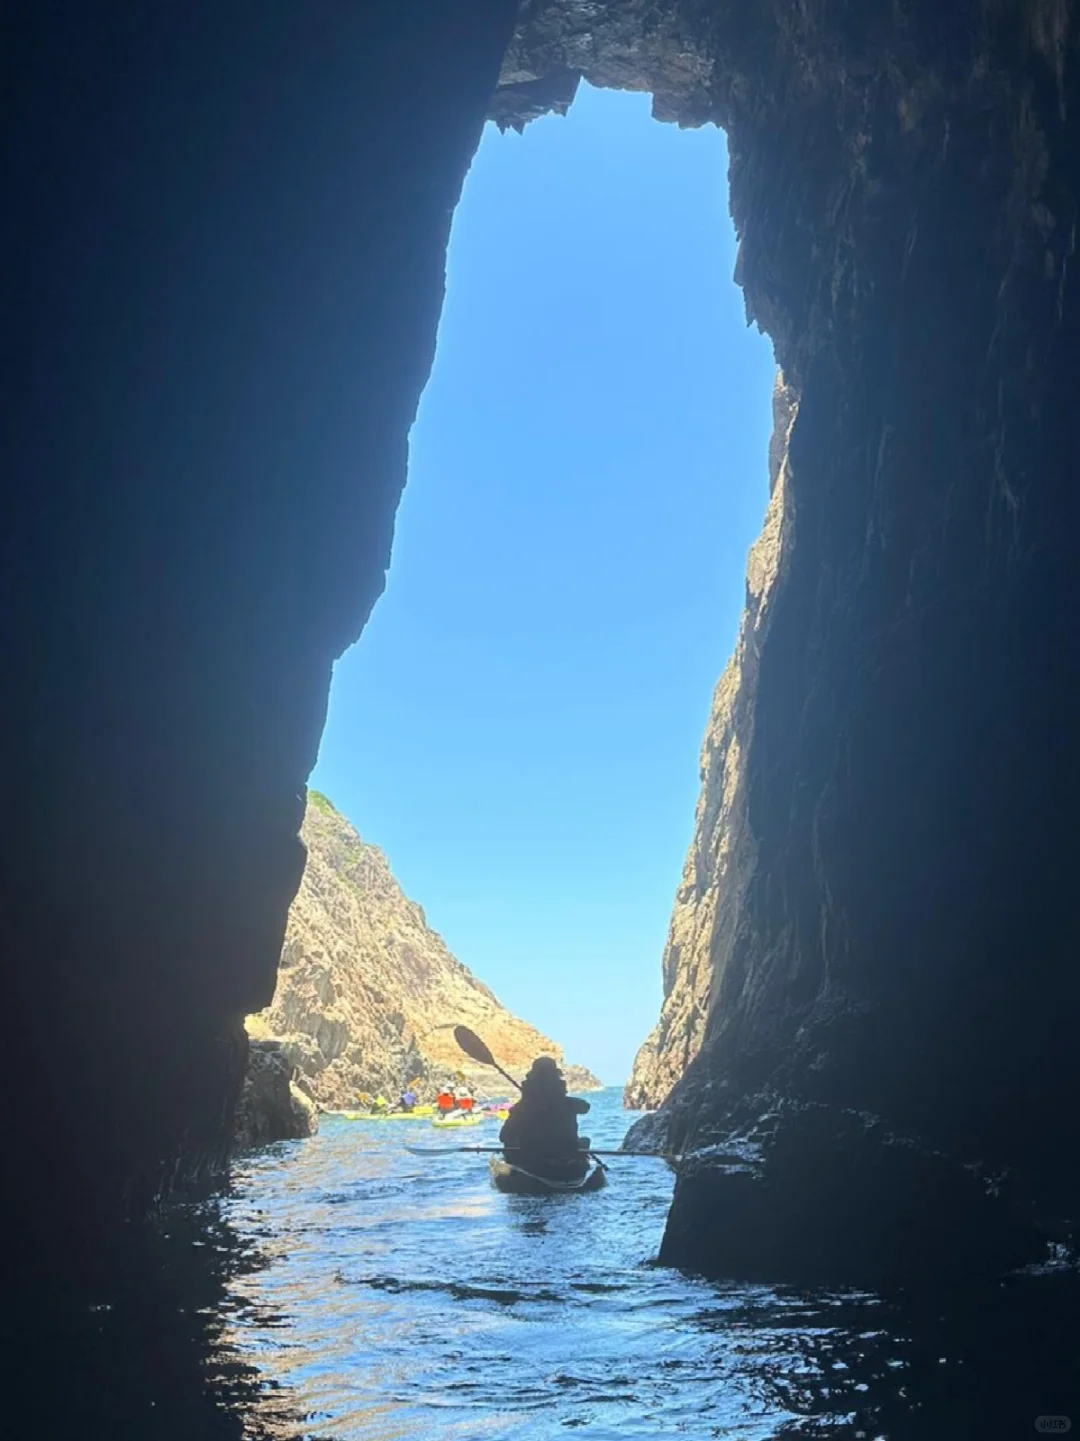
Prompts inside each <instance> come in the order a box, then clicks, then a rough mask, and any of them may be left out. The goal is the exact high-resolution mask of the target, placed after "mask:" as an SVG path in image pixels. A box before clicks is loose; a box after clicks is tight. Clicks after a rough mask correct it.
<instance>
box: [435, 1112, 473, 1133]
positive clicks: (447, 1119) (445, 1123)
mask: <svg viewBox="0 0 1080 1441" xmlns="http://www.w3.org/2000/svg"><path fill="white" fill-rule="evenodd" d="M483 1119H484V1118H483V1116H477V1115H474V1114H473V1112H472V1111H463V1112H462V1113H461V1114H460V1115H458V1116H455V1115H449V1116H432V1118H431V1124H432V1125H433V1126H440V1127H442V1128H443V1129H444V1130H454V1129H455V1128H456V1127H457V1126H479V1125H480V1124H481V1123H482V1121H483Z"/></svg>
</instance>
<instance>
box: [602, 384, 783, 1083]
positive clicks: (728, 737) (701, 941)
mask: <svg viewBox="0 0 1080 1441" xmlns="http://www.w3.org/2000/svg"><path fill="white" fill-rule="evenodd" d="M797 408H798V406H797V400H796V397H795V393H794V391H793V389H792V387H791V386H789V385H787V384H785V382H784V379H783V377H782V376H780V375H778V376H777V379H776V387H775V390H774V393H773V443H772V446H771V448H770V454H769V505H768V509H767V511H766V514H765V524H764V526H763V527H762V532H761V535H760V536H759V537H758V538H757V540H756V541H755V542H754V545H753V546H752V547H751V550H750V556H749V559H748V561H747V566H746V606H745V609H744V611H743V617H742V622H741V624H740V626H739V637H738V640H737V642H736V645H735V652H734V654H733V655H732V657H731V660H730V661H729V662H728V664H727V666H726V668H725V670H724V673H723V675H722V676H721V677H720V680H719V682H718V684H717V687H716V691H715V692H714V694H713V700H712V708H711V710H710V713H709V723H708V728H707V729H706V732H705V742H704V745H703V746H702V752H701V798H700V800H699V801H698V807H697V815H696V817H695V822H694V836H693V840H692V841H691V843H690V850H689V852H688V853H687V857H686V864H685V865H684V867H683V874H682V882H681V884H680V886H679V889H678V892H677V894H676V897H675V907H674V910H673V912H672V917H671V925H670V927H669V930H668V938H667V944H666V946H665V947H664V960H663V968H664V1004H663V1009H662V1010H661V1013H660V1019H659V1021H658V1022H657V1024H656V1026H655V1027H654V1029H653V1031H652V1033H651V1035H650V1036H649V1037H648V1039H647V1040H646V1041H645V1043H644V1045H643V1046H642V1047H641V1050H640V1051H639V1052H638V1054H637V1056H636V1058H635V1060H634V1067H633V1072H632V1074H631V1076H630V1080H629V1082H628V1083H627V1086H626V1092H625V1100H626V1104H627V1106H630V1107H632V1108H633V1109H635V1110H638V1109H653V1108H655V1107H657V1106H659V1105H660V1104H661V1102H662V1101H663V1100H664V1099H665V1098H666V1097H667V1095H668V1093H669V1092H670V1091H671V1088H672V1087H673V1086H674V1084H675V1082H676V1081H678V1080H680V1079H681V1078H682V1076H683V1074H684V1073H685V1071H686V1069H687V1067H688V1066H689V1064H690V1062H691V1061H692V1060H693V1059H694V1057H695V1056H696V1055H697V1053H698V1051H699V1049H700V1048H701V1042H702V1039H703V1038H704V1034H705V1025H706V1022H707V1020H708V1016H709V1012H710V1009H711V1006H712V999H713V996H714V994H715V992H716V989H717V987H718V986H719V984H720V981H721V979H722V976H723V966H724V961H725V959H726V957H727V956H728V955H729V954H730V950H731V944H732V939H733V936H734V932H735V928H736V926H737V924H738V920H739V916H740V914H741V911H742V906H743V903H744V901H745V897H746V888H747V885H748V884H749V881H750V878H751V876H752V875H753V873H754V862H755V858H756V857H755V843H754V835H753V829H752V827H751V825H750V818H749V815H748V812H747V766H746V756H747V755H748V753H749V751H750V747H751V743H752V738H753V731H754V713H755V703H756V699H757V674H758V664H759V660H760V657H761V651H762V646H763V644H764V642H765V637H766V635H767V633H768V626H769V620H770V616H771V609H770V600H771V598H772V594H773V590H774V587H775V585H776V583H777V581H778V579H779V577H780V575H781V574H782V572H783V570H784V568H785V565H786V560H787V555H788V552H789V550H790V541H791V529H792V527H791V525H790V523H789V517H788V515H787V511H786V510H785V501H786V497H787V493H788V488H789V476H788V464H787V447H788V440H789V437H790V435H791V428H792V425H793V424H794V420H795V415H796V412H797Z"/></svg>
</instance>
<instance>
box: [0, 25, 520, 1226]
mask: <svg viewBox="0 0 1080 1441" xmlns="http://www.w3.org/2000/svg"><path fill="white" fill-rule="evenodd" d="M8 20H9V27H8V28H7V29H6V34H5V45H4V62H3V63H4V67H5V75H4V85H5V94H6V95H7V96H8V98H9V103H10V111H9V119H8V123H7V124H6V126H5V133H4V137H3V142H2V144H3V181H4V183H3V195H4V202H5V203H4V212H5V219H4V234H5V266H4V286H5V297H4V310H3V314H4V333H5V347H4V350H5V357H6V366H7V369H6V373H5V387H4V391H5V399H6V403H7V416H6V421H5V430H4V439H5V445H4V463H5V495H6V498H7V500H8V502H9V508H8V509H7V511H6V513H5V523H4V528H3V536H2V540H0V546H2V553H0V562H2V565H0V572H2V576H3V582H2V583H3V595H2V604H0V634H2V655H3V686H2V692H3V699H2V702H0V727H2V730H0V735H2V743H3V748H4V758H5V763H4V792H3V815H4V821H5V824H4V834H3V854H2V864H0V914H2V915H3V920H4V925H3V950H4V970H3V977H4V980H3V984H4V991H5V996H6V1006H7V1015H8V1020H9V1025H8V1045H7V1048H6V1060H7V1065H8V1070H9V1073H10V1074H11V1075H12V1076H14V1077H17V1078H18V1084H19V1086H20V1089H21V1090H22V1092H23V1094H25V1095H26V1096H27V1097H28V1098H29V1101H30V1104H29V1105H26V1106H20V1107H19V1108H17V1114H15V1115H14V1116H13V1117H12V1118H10V1119H11V1121H12V1126H11V1127H9V1130H8V1133H7V1145H8V1150H9V1154H11V1155H17V1156H19V1158H20V1160H19V1172H20V1176H21V1178H22V1179H21V1181H20V1184H19V1186H18V1187H15V1188H10V1189H9V1191H8V1193H7V1194H6V1196H5V1201H6V1203H7V1204H8V1205H9V1206H15V1207H16V1208H17V1209H18V1210H19V1212H20V1216H19V1220H20V1223H27V1222H29V1221H31V1220H33V1221H34V1222H35V1223H36V1224H40V1225H41V1227H42V1228H43V1229H44V1230H46V1231H47V1232H48V1234H49V1236H50V1244H52V1245H58V1244H60V1242H61V1239H62V1238H63V1237H70V1238H72V1239H74V1240H76V1241H77V1239H78V1234H79V1231H80V1228H82V1229H83V1230H85V1233H86V1236H87V1245H88V1248H91V1249H92V1238H93V1235H94V1233H95V1229H96V1227H97V1226H98V1224H99V1223H104V1222H105V1221H107V1220H108V1219H109V1218H111V1217H114V1216H115V1215H116V1214H117V1212H118V1210H120V1209H121V1208H130V1207H132V1206H134V1207H136V1208H137V1207H138V1206H139V1205H141V1204H143V1203H144V1202H145V1201H146V1199H148V1198H149V1197H151V1196H152V1195H154V1194H156V1193H157V1192H158V1190H159V1189H160V1188H161V1186H162V1185H163V1184H167V1183H168V1181H169V1179H170V1178H171V1177H172V1175H173V1173H174V1168H175V1167H176V1166H177V1164H179V1163H180V1162H181V1161H182V1163H183V1165H184V1166H185V1167H186V1168H187V1169H188V1170H189V1171H190V1170H192V1169H198V1168H199V1167H200V1166H207V1165H213V1164H215V1163H216V1161H217V1160H218V1159H220V1155H221V1151H222V1147H223V1145H224V1142H225V1139H226V1137H227V1135H228V1131H229V1111H230V1109H231V1105H232V1102H233V1098H234V1096H235V1092H236V1088H237V1086H238V1083H239V1079H240V1076H241V1074H242V1071H243V1065H244V1058H245V1053H246V1042H245V1040H244V1037H243V1031H242V1026H241V1017H242V1015H243V1014H244V1013H245V1012H247V1011H252V1010H256V1009H258V1008H259V1007H260V1006H263V1005H265V1004H267V1003H268V1002H269V1000H270V997H271V996H272V994H273V990H274V978H275V968H276V963H277V958H278V954H279V951H280V948H281V939H282V934H283V931H284V926H285V918H286V913H287V910H288V907H289V902H290V901H291V899H292V897H293V894H294V892H295V890H296V886H297V884H298V881H299V878H300V874H301V868H302V866H303V850H302V847H301V846H300V843H299V841H298V839H297V831H298V829H299V825H300V821H301V818H302V815H303V809H304V787H305V782H306V778H307V775H308V773H309V771H310V769H311V767H312V765H313V763H314V760H315V756H316V750H317V747H318V741H319V735H320V731H321V729H322V725H323V720H324V715H325V707H326V698H327V689H328V685H329V681H330V671H331V666H332V664H333V661H334V659H335V657H336V656H338V655H340V653H341V652H342V650H343V649H344V648H345V647H346V646H347V645H348V644H349V643H350V642H351V641H352V640H354V639H355V638H356V636H357V635H358V634H359V632H360V629H361V627H362V626H363V624H364V621H365V619H366V618H367V616H368V614H369V612H370V610H371V607H372V604H373V602H374V601H375V599H376V597H377V596H378V594H379V592H380V590H381V588H382V585H383V578H384V571H385V568H386V565H387V562H388V559H389V553H390V540H391V533H392V525H393V514H394V509H395V506H396V503H397V499H398V494H399V492H400V490H401V486H402V484H403V482H404V478H405V462H406V441H407V434H408V429H409V426H410V423H411V421H412V417H413V414H414V411H415V408H416V404H417V399H418V396H419V394H420V390H421V387H422V386H423V384H424V381H425V379H426V376H427V372H428V369H429V365H430V361H431V357H432V353H433V347H434V340H435V329H436V324H437V320H438V314H439V308H440V304H441V300H442V291H443V260H444V252H445V246H446V240H447V235H448V230H449V225H450V219H451V214H452V211H453V207H454V205H455V203H456V200H457V197H458V194H459V191H460V186H461V182H462V180H463V177H464V175H465V172H466V169H467V167H468V164H469V161H470V158H471V155H472V152H473V150H474V148H475V145H476V143H477V141H478V139H479V135H480V131H481V127H482V124H483V121H484V116H485V112H486V110H487V106H488V103H489V100H490V96H491V92H492V89H493V86H494V83H495V79H496V76H497V72H498V66H499V61H500V57H501V55H502V52H503V50H504V48H505V44H506V40H507V37H508V34H509V30H510V25H511V21H512V5H511V4H510V3H509V0H463V3H459V4H455V5H453V6H439V5H431V4H427V3H422V0H397V3H395V4H393V5H364V4H344V5H342V4H338V3H336V0H314V3H305V4H296V3H295V0H257V3H256V0H233V3H229V4H227V5H224V6H222V5H220V4H211V3H206V0H187V3H183V4H179V3H176V4H173V3H164V4H154V5H147V6H142V5H131V4H129V3H126V0H124V3H119V0H117V3H113V0H103V3H99V4H94V5H85V4H78V3H75V0H71V3H65V0H33V3H25V4H17V5H16V6H15V7H14V8H13V9H12V11H11V13H10V14H9V16H8ZM60 1218H64V1221H63V1222H61V1220H60Z"/></svg>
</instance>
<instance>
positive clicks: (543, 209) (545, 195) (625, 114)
mask: <svg viewBox="0 0 1080 1441" xmlns="http://www.w3.org/2000/svg"><path fill="white" fill-rule="evenodd" d="M726 172H727V158H726V153H725V148H724V139H723V136H722V135H721V134H720V133H719V132H718V131H716V130H713V129H709V130H702V131H679V130H677V129H676V128H675V127H673V126H670V125H660V124H658V123H657V122H655V121H653V120H652V119H651V118H650V116H649V100H648V97H646V96H642V95H629V94H620V93H615V92H607V91H605V92H601V91H593V90H589V89H587V88H585V87H583V88H582V91H581V93H580V94H579V97H578V99H577V101H576V102H575V104H574V107H573V109H572V110H571V112H570V114H569V116H567V117H566V118H564V119H560V118H557V117H547V118H544V119H542V120H539V121H537V122H535V123H534V124H533V125H531V126H529V127H528V128H527V130H526V131H525V134H524V135H520V136H519V135H515V134H512V133H511V134H507V135H500V134H499V133H498V131H497V130H496V129H495V128H494V127H493V126H489V127H488V129H487V131H486V132H485V135H484V139H483V142H482V144H481V147H480V151H479V153H478V155H477V157H476V160H475V163H474V165H473V167H472V170H471V172H470V174H469V177H468V180H467V182H466V186H465V191H464V195H463V198H462V201H461V205H460V206H459V209H458V212H457V215H456V218H455V222H454V230H453V236H452V239H451V245H450V253H449V258H448V263H447V297H446V305H445V309H444V312H443V318H442V323H441V326H440V330H439V343H438V352H437V356H436V361H435V367H434V370H433V372H432V376H431V380H430V382H429V384H428V387H427V389H426V391H425V394H424V397H423V400H422V403H421V407H420V414H419V417H418V419H417V422H416V425H415V426H414V428H413V432H412V438H411V456H410V471H409V483H408V486H407V489H406V492H405V496H404V499H403V501H402V505H401V509H400V511H399V513H398V523H397V534H396V539H395V544H394V557H393V564H392V566H391V570H390V576H389V581H388V585H387V590H386V594H385V595H384V597H383V598H382V600H381V601H380V602H379V605H378V606H377V608H376V610H375V614H374V616H373V618H372V620H371V622H370V624H369V626H368V628H367V630H366V631H365V633H364V635H363V636H362V638H361V640H360V642H359V644H358V645H356V646H354V647H353V649H352V650H351V651H350V652H349V653H348V654H347V655H346V656H345V657H344V658H343V659H342V660H341V661H340V662H339V664H338V667H337V671H336V674H335V679H334V685H333V690H332V692H331V700H330V713H329V721H328V724H327V729H326V734H325V736H324V739H323V743H322V749H321V752H320V756H319V763H318V766H317V768H316V771H315V774H314V775H313V777H312V785H314V786H315V787H317V788H318V789H319V790H322V791H325V792H326V794H327V795H328V796H329V797H330V798H331V800H333V802H334V803H335V805H336V806H337V807H338V808H339V809H340V810H341V811H343V812H344V813H345V814H346V815H347V816H348V817H349V818H350V819H351V820H352V821H353V822H354V824H355V825H356V826H357V829H358V830H359V831H360V832H361V834H362V835H363V836H364V837H365V839H367V840H370V841H373V842H375V843H376V844H377V845H379V846H381V847H382V848H383V849H384V850H385V851H386V853H387V855H388V857H389V859H390V863H391V865H392V867H393V869H394V872H395V874H396V875H397V877H398V879H399V881H400V882H401V884H402V885H403V886H404V888H405V890H406V891H407V892H408V894H409V895H410V896H411V897H412V898H413V899H414V900H416V901H419V902H420V904H421V905H422V906H423V907H424V908H425V910H426V912H427V916H428V921H429V923H430V924H431V925H432V926H434V927H435V929H436V930H438V931H440V932H441V933H442V935H443V936H444V937H445V939H446V941H447V943H448V944H449V946H450V947H451V949H452V950H453V951H454V952H455V953H456V954H457V956H458V957H459V958H460V959H461V960H462V961H464V963H465V964H466V965H467V966H469V967H470V968H471V969H472V970H473V971H475V972H476V974H477V975H478V976H480V977H481V979H483V980H484V981H486V982H487V983H488V984H489V985H490V986H492V988H493V989H494V990H495V992H496V994H497V995H498V996H499V997H500V999H501V1000H502V1001H503V1002H504V1003H505V1004H506V1005H508V1006H510V1007H511V1009H513V1010H515V1011H517V1012H518V1013H519V1014H521V1015H523V1016H525V1017H526V1018H527V1019H528V1020H530V1021H532V1022H533V1023H534V1024H535V1025H537V1026H539V1027H540V1028H541V1029H542V1030H544V1031H546V1032H547V1033H548V1034H549V1035H551V1036H553V1037H554V1038H555V1039H556V1040H558V1041H559V1042H561V1043H562V1044H563V1045H564V1046H565V1047H566V1051H567V1055H568V1057H569V1058H570V1059H573V1060H578V1061H581V1062H583V1063H584V1064H586V1065H588V1066H590V1067H592V1069H593V1070H595V1071H596V1072H597V1073H598V1074H599V1075H600V1077H601V1078H602V1079H603V1080H604V1081H607V1082H609V1083H613V1082H619V1081H622V1080H624V1079H625V1077H626V1076H627V1075H628V1074H629V1069H630V1065H631V1062H632V1059H633V1055H634V1052H635V1050H636V1049H637V1046H638V1045H639V1044H640V1042H641V1041H642V1040H643V1039H644V1037H645V1035H646V1034H647V1032H648V1031H649V1029H650V1028H651V1026H652V1025H653V1023H654V1022H655V1020H656V1016H657V1014H658V1010H659V1005H660V1000H661V983H660V961H661V953H662V950H663V945H664V939H665V935H666V931H667V924H668V917H669V914H670V910H671V903H672V899H673V896H674V892H675V887H676V885H677V883H678V879H679V875H680V872H681V869H682V863H683V857H684V853H685V850H686V847H687V844H688V842H689V839H690V835H691V831H692V827H693V817H694V805H695V802H696V799H697V792H698V753H699V749H700V745H701V738H702V735H703V732H704V727H705V721H706V717H707V715H708V708H709V701H710V696H711V693H712V688H713V686H714V684H715V682H716V679H717V677H718V676H719V674H720V671H721V669H722V668H723V666H724V663H725V662H726V660H727V657H728V655H729V653H730V651H731V648H732V643H733V641H734V639H735V634H736V629H737V626H738V619H739V613H740V610H741V607H742V600H743V584H744V583H743V576H744V570H745V563H746V552H747V549H748V547H749V545H750V543H751V542H752V540H753V538H754V536H755V535H756V534H757V531H758V529H759V527H760V524H761V520H762V516H763V513H764V509H765V503H766V500H767V471H766V450H767V444H768V434H769V425H770V397H771V390H772V376H773V363H772V354H771V348H770V346H769V344H768V342H767V341H766V340H765V339H764V338H763V337H761V336H760V335H759V334H758V333H757V332H756V330H748V329H747V327H746V323H745V318H744V313H743V303H742V295H741V292H740V291H738V290H737V289H736V287H735V286H734V284H733V283H732V280H731V275H732V270H733V266H734V258H735V242H734V235H733V232H732V228H731V222H730V219H729V217H728V213H727V178H726ZM447 1019H448V1020H452V1019H453V1018H452V1017H448V1018H447Z"/></svg>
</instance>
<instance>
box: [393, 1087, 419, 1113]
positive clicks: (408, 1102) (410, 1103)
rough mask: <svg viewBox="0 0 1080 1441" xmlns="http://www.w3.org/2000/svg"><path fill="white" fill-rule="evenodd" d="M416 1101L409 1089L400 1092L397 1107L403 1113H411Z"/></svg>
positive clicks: (413, 1092)
mask: <svg viewBox="0 0 1080 1441" xmlns="http://www.w3.org/2000/svg"><path fill="white" fill-rule="evenodd" d="M417 1099H418V1098H417V1095H416V1092H415V1091H414V1090H412V1089H411V1088H410V1089H409V1090H407V1091H402V1093H401V1099H400V1100H399V1101H398V1105H399V1106H400V1107H401V1109H402V1110H403V1111H411V1110H412V1109H413V1107H414V1106H415V1105H416V1102H417Z"/></svg>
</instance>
